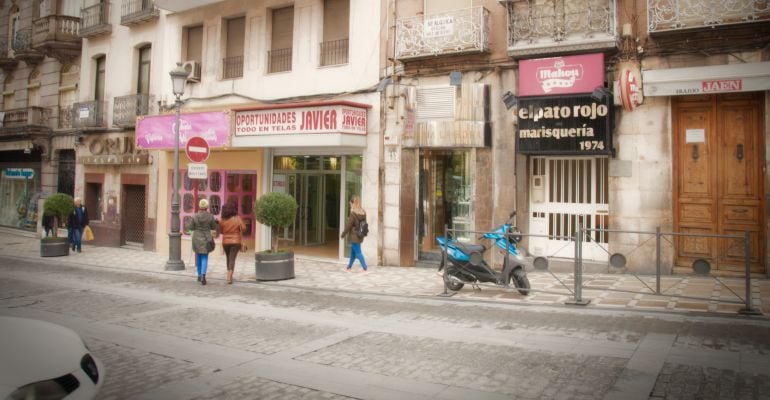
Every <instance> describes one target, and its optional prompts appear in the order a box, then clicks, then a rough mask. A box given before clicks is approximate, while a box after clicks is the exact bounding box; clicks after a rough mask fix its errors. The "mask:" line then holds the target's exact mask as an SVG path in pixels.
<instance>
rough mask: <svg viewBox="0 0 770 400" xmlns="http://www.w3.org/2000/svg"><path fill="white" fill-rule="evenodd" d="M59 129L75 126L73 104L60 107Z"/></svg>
mask: <svg viewBox="0 0 770 400" xmlns="http://www.w3.org/2000/svg"><path fill="white" fill-rule="evenodd" d="M57 127H58V128H59V129H71V128H74V127H75V109H74V108H73V107H72V106H65V107H59V121H58V124H57Z"/></svg>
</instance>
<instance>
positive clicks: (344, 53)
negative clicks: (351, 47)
mask: <svg viewBox="0 0 770 400" xmlns="http://www.w3.org/2000/svg"><path fill="white" fill-rule="evenodd" d="M347 63H348V39H340V40H332V41H329V42H323V43H321V66H322V67H325V66H327V65H341V64H347Z"/></svg>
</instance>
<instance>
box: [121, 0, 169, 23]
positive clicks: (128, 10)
mask: <svg viewBox="0 0 770 400" xmlns="http://www.w3.org/2000/svg"><path fill="white" fill-rule="evenodd" d="M159 16H160V12H159V11H158V7H155V1H154V0H123V3H122V4H121V7H120V24H121V25H126V26H129V25H136V24H141V23H142V22H147V21H151V20H153V19H157V18H158V17H159Z"/></svg>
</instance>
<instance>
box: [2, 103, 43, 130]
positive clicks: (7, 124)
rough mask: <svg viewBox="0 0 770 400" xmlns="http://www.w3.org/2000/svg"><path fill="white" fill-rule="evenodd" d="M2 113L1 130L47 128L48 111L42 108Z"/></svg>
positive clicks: (20, 109)
mask: <svg viewBox="0 0 770 400" xmlns="http://www.w3.org/2000/svg"><path fill="white" fill-rule="evenodd" d="M3 113H4V115H3V121H2V122H3V126H2V127H3V128H14V127H22V126H48V116H49V111H48V109H45V108H43V107H24V108H16V109H12V110H3Z"/></svg>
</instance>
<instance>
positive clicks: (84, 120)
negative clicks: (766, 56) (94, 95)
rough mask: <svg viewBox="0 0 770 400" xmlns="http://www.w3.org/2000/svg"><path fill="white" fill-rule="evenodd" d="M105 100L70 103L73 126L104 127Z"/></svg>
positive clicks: (105, 124)
mask: <svg viewBox="0 0 770 400" xmlns="http://www.w3.org/2000/svg"><path fill="white" fill-rule="evenodd" d="M106 110H107V102H103V101H85V102H80V103H74V104H73V105H72V112H73V122H74V123H73V125H74V127H75V128H101V127H106V126H107V122H106V118H105V117H106V114H107V112H106Z"/></svg>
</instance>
